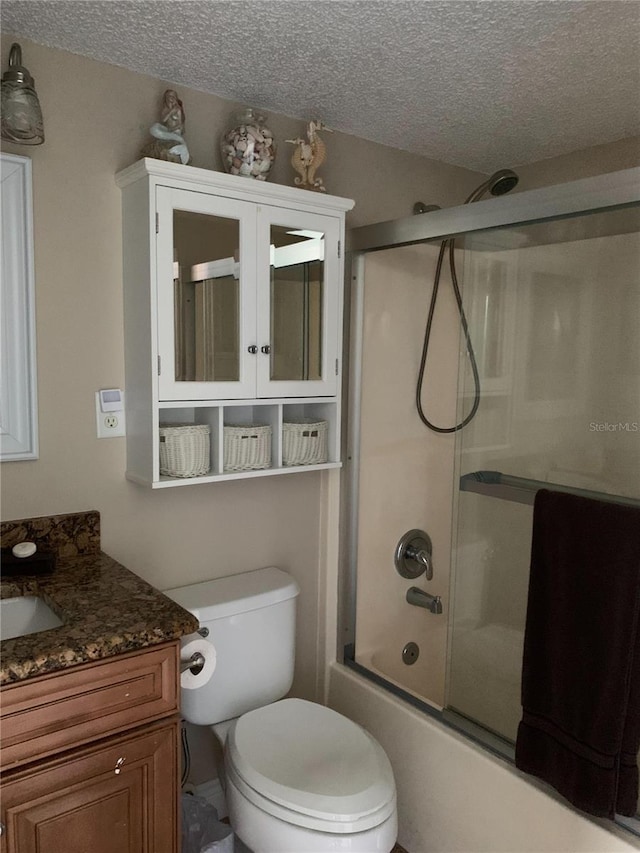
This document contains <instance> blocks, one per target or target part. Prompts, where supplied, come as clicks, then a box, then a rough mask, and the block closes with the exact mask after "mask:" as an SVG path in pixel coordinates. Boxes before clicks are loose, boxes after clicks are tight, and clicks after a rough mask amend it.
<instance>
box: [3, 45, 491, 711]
mask: <svg viewBox="0 0 640 853" xmlns="http://www.w3.org/2000/svg"><path fill="white" fill-rule="evenodd" d="M10 42H11V39H10V37H8V36H5V37H4V38H3V41H2V45H3V48H4V51H3V52H4V55H5V56H6V53H7V52H8V47H9V44H10ZM21 43H22V47H23V57H24V59H25V62H26V64H27V67H28V68H29V70H30V71H31V73H32V74H33V75H34V77H35V80H36V85H37V88H38V93H39V96H40V100H41V104H42V109H43V113H44V120H45V134H46V142H45V144H44V145H42V146H40V147H37V148H32V149H29V148H25V147H18V146H11V145H9V144H7V146H6V149H5V150H7V151H11V152H14V153H20V154H27V155H28V156H30V157H31V158H32V160H33V186H34V219H35V265H36V311H37V345H38V402H39V430H40V458H39V459H38V460H37V461H33V462H11V463H6V464H3V465H2V469H1V472H0V473H1V477H2V518H3V519H12V518H22V517H25V516H38V515H46V514H50V513H62V512H70V511H75V510H86V509H97V510H99V511H100V513H101V516H102V536H103V547H104V549H105V550H106V551H107V552H108V553H109V554H111V555H112V556H113V557H115V558H116V559H118V560H120V561H121V562H123V563H124V564H125V565H127V566H128V567H129V568H131V569H132V570H133V571H136V572H138V573H139V574H140V575H142V576H143V577H144V578H145V579H147V580H148V581H150V582H151V583H153V584H155V585H156V586H158V587H159V588H160V589H167V588H169V587H172V586H179V585H181V584H187V583H191V582H194V581H198V580H202V579H205V578H211V577H215V576H223V575H226V574H230V573H234V572H238V571H242V570H248V569H253V568H258V567H260V566H264V565H269V564H275V565H278V566H281V567H282V568H284V569H286V570H289V571H290V572H292V573H293V574H294V575H295V577H296V578H297V580H298V582H299V583H300V585H301V587H302V595H301V599H300V620H299V622H300V626H301V627H300V630H299V636H298V646H299V649H298V671H297V680H296V689H297V691H298V692H299V693H302V694H305V695H313V694H314V691H315V678H316V653H317V632H318V630H319V626H318V621H317V615H316V611H317V604H318V592H317V585H318V583H319V578H318V574H319V565H320V556H319V555H320V554H321V553H322V547H321V546H322V545H323V543H321V541H320V522H319V518H320V515H321V510H322V506H321V487H322V483H323V480H322V475H320V474H315V473H308V474H292V475H288V476H281V477H269V478H264V479H253V480H244V481H241V482H224V483H218V484H211V485H198V486H190V487H183V488H176V489H169V490H157V491H151V490H145V489H144V488H142V487H139V486H136V485H134V484H132V483H130V482H128V481H126V480H125V479H124V470H125V439H122V438H116V439H109V440H98V439H97V438H96V433H95V412H94V392H95V391H96V390H97V389H99V388H109V387H121V388H122V387H124V385H125V379H124V359H123V319H122V270H121V265H122V238H121V198H120V191H119V190H118V188H117V187H116V185H115V181H114V175H115V173H116V172H117V171H118V170H120V169H122V168H124V167H125V166H128V165H129V164H130V163H132V162H134V161H135V160H136V159H138V153H139V150H140V148H141V146H142V145H143V144H144V143H145V142H147V141H148V139H149V136H148V128H149V126H150V125H151V124H152V123H153V122H154V121H156V120H157V118H158V108H159V105H160V103H161V99H162V94H163V92H164V90H165V89H166V88H167V86H168V85H170V84H168V83H165V82H163V81H160V80H156V79H153V78H151V77H148V76H145V75H141V74H135V73H132V72H130V71H126V70H124V69H122V68H117V67H115V66H111V65H106V64H104V63H99V62H93V61H90V60H87V59H84V58H81V57H79V56H74V55H73V54H70V53H66V52H63V51H58V50H52V49H49V48H45V47H42V46H39V45H36V44H33V43H30V42H28V41H26V40H24V39H21ZM179 94H180V96H181V97H182V99H183V102H184V105H185V110H186V115H187V126H186V139H187V142H188V144H189V147H190V151H191V154H192V157H193V165H195V166H199V167H204V168H213V169H216V168H220V160H219V154H218V140H219V137H220V134H221V132H222V130H223V129H224V128H225V126H226V125H227V123H228V120H229V116H230V114H231V112H232V111H233V110H234V109H235V108H236V106H237V105H236V104H233V103H231V102H228V101H224V100H222V99H220V98H217V97H215V96H213V95H207V94H204V93H202V92H196V91H189V90H186V89H184V88H179ZM270 124H271V127H272V129H273V131H274V133H275V135H276V138H277V139H278V140H284V139H286V138H291V137H294V136H297V135H298V134H299V133H300V132H301V130H302V129H303V127H304V124H303V122H301V121H298V120H294V119H291V118H288V117H285V116H276V115H273V116H271V117H270ZM327 148H328V162H327V163H326V167H325V168H324V169H323V174H324V178H325V183H326V185H327V187H328V189H329V192H332V193H334V194H336V195H344V196H347V197H352V198H354V199H355V200H356V208H355V210H354V211H353V214H352V215H351V217H350V223H351V224H362V223H365V222H372V221H377V220H382V219H388V218H392V217H397V216H405V215H409V214H410V213H411V209H412V206H413V203H414V201H416V200H417V199H419V198H422V199H423V200H424V201H426V202H434V201H435V202H438V203H440V204H452V203H454V202H455V200H456V199H458V198H460V197H461V196H464V194H465V193H467V192H468V191H469V190H470V188H472V187H473V186H474V185H475V184H476V183H477V181H478V175H477V174H476V173H473V172H469V171H466V170H464V169H459V168H456V167H450V166H446V165H442V164H439V163H435V162H433V161H429V160H427V159H424V158H420V157H415V156H412V155H409V154H406V153H402V152H398V151H395V150H392V149H390V148H385V147H383V146H380V145H376V144H373V143H371V142H366V141H364V140H359V139H356V138H354V137H351V136H347V135H344V134H340V133H335V134H332V135H330V136H329V135H328V138H327ZM290 150H291V148H290V146H288V145H286V144H285V143H284V142H282V141H281V142H280V151H279V154H278V157H277V160H276V164H275V167H274V172H273V181H275V182H278V183H286V184H292V182H293V177H294V174H295V173H294V172H293V170H292V169H291V168H290V165H289V156H290V154H289V152H290Z"/></svg>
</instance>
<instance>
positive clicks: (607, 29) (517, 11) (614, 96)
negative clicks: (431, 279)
mask: <svg viewBox="0 0 640 853" xmlns="http://www.w3.org/2000/svg"><path fill="white" fill-rule="evenodd" d="M2 29H3V32H4V33H10V34H11V35H12V36H14V37H17V38H27V39H31V40H33V41H35V42H38V43H41V44H46V45H49V46H51V47H56V48H61V49H63V50H68V51H71V52H73V53H77V54H80V55H83V56H88V57H92V58H94V59H97V60H101V61H103V62H109V63H112V64H115V65H119V66H122V67H125V68H129V69H132V70H134V71H139V72H142V73H145V74H151V75H153V76H154V77H158V78H160V79H161V80H165V81H167V82H168V83H173V84H174V85H176V86H179V85H181V86H188V87H191V88H194V89H198V90H200V91H207V92H211V93H215V94H217V95H220V96H221V97H223V98H228V99H231V100H234V101H239V102H242V103H246V104H250V105H252V106H256V107H259V108H261V109H264V110H267V111H275V112H280V113H284V114H286V115H290V116H295V117H298V118H303V119H305V120H308V119H309V118H312V117H316V116H318V117H321V118H322V120H323V121H324V122H325V123H326V124H327V125H328V126H329V127H332V128H334V129H337V130H341V131H344V132H346V133H350V134H354V135H356V136H359V137H363V138H365V139H370V140H373V141H375V142H380V143H383V144H385V145H390V146H392V147H396V148H401V149H405V150H408V151H413V152H415V153H418V154H423V155H426V156H428V157H432V158H434V159H436V160H441V161H443V162H447V163H452V164H457V165H460V166H465V167H467V168H470V169H477V170H479V171H482V172H492V171H494V170H495V169H497V168H503V167H506V166H508V167H515V166H518V165H522V164H525V163H532V162H536V161H538V160H542V159H545V158H548V157H553V156H556V155H560V154H564V153H568V152H570V151H576V150H579V149H582V148H588V147H590V146H592V145H598V144H603V143H607V142H612V141H615V140H619V139H624V138H628V137H632V136H636V135H640V97H639V96H638V93H639V92H640V48H639V45H640V2H638V0H506V2H501V1H497V0H456V1H455V2H453V0H313V1H312V0H263V2H254V3H250V4H249V3H243V2H229V0H203V1H202V2H200V0H193V2H184V0H154V2H151V0H143V1H142V2H140V0H89V2H77V0H56V2H51V0H29V2H25V0H3V2H2ZM274 46H277V49H274ZM28 58H29V57H28V53H27V54H26V57H25V59H26V61H27V67H29V64H28ZM34 73H35V72H34ZM36 76H37V75H36Z"/></svg>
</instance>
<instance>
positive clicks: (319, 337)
mask: <svg viewBox="0 0 640 853" xmlns="http://www.w3.org/2000/svg"><path fill="white" fill-rule="evenodd" d="M339 233H340V231H339V226H338V222H337V220H336V219H334V218H333V217H330V216H323V215H315V214H307V213H302V212H299V211H287V210H280V209H278V208H267V207H261V208H260V209H259V211H258V311H257V320H258V335H257V337H258V342H259V347H260V352H259V353H258V364H257V366H258V396H260V397H264V396H274V397H275V396H292V395H293V396H308V395H317V396H323V395H327V396H331V395H334V394H335V393H336V387H337V380H336V375H337V365H336V358H338V356H339V355H340V353H339V352H338V346H337V341H338V331H339V330H338V323H339V320H340V311H339V308H340V306H339V304H338V294H337V287H338V284H339V278H338V276H339V271H338V239H339Z"/></svg>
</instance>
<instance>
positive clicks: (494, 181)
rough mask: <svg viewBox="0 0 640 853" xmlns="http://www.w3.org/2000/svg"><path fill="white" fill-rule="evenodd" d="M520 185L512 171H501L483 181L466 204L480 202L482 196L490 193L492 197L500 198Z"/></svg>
mask: <svg viewBox="0 0 640 853" xmlns="http://www.w3.org/2000/svg"><path fill="white" fill-rule="evenodd" d="M517 183H518V176H517V175H516V173H515V172H512V171H511V169H500V171H499V172H494V173H493V175H491V177H490V178H487V180H486V181H483V182H482V183H481V184H480V186H479V187H476V188H475V190H474V191H473V192H472V193H471V195H470V196H469V198H468V199H467V200H466V201H465V204H469V203H470V202H472V201H478V200H479V199H481V198H482V196H483V195H484V194H485V193H486V192H489V193H491V195H495V196H499V195H504V194H505V193H508V192H510V191H511V190H512V189H513V188H514V187H515V185H516V184H517Z"/></svg>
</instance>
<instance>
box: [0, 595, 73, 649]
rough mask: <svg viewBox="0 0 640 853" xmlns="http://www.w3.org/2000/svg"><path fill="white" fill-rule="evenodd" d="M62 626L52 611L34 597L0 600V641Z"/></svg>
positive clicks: (26, 596)
mask: <svg viewBox="0 0 640 853" xmlns="http://www.w3.org/2000/svg"><path fill="white" fill-rule="evenodd" d="M63 624H64V623H63V622H62V620H61V619H58V617H57V616H56V614H55V613H54V612H53V610H51V608H50V607H49V606H48V605H47V604H45V603H44V601H43V600H42V599H41V598H38V597H37V596H35V595H21V596H18V597H17V598H2V599H0V640H10V639H11V638H12V637H23V636H24V635H25V634H36V633H37V632H38V631H47V630H48V629H49V628H59V627H60V626H61V625H63Z"/></svg>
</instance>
